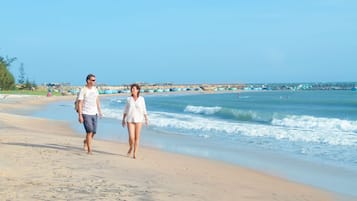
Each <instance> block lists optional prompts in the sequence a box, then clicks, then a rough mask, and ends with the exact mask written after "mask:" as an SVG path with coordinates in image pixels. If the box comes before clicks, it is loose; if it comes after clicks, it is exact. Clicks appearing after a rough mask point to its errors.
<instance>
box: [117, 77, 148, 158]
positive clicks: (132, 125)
mask: <svg viewBox="0 0 357 201" xmlns="http://www.w3.org/2000/svg"><path fill="white" fill-rule="evenodd" d="M130 91H131V96H130V97H128V99H127V103H126V105H125V108H124V112H123V120H122V125H123V127H125V126H128V134H129V150H128V153H127V155H128V156H130V155H131V154H133V158H134V159H135V158H136V153H137V150H138V147H139V141H140V132H141V127H142V123H143V122H145V124H146V126H147V125H148V116H147V111H146V104H145V99H144V97H142V96H140V86H139V85H138V84H132V85H131V86H130Z"/></svg>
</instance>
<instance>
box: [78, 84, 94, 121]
mask: <svg viewBox="0 0 357 201" xmlns="http://www.w3.org/2000/svg"><path fill="white" fill-rule="evenodd" d="M98 96H99V92H98V90H97V88H96V87H92V88H90V89H89V88H88V87H83V88H82V89H81V91H80V92H79V96H78V100H82V101H83V108H82V113H83V114H88V115H96V114H98V108H97V97H98Z"/></svg>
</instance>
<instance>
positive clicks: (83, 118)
mask: <svg viewBox="0 0 357 201" xmlns="http://www.w3.org/2000/svg"><path fill="white" fill-rule="evenodd" d="M86 82H87V84H86V85H85V86H84V87H83V88H82V89H81V91H80V92H79V96H78V100H79V103H78V121H79V123H83V125H84V129H85V130H86V133H87V135H86V139H85V140H84V142H83V143H84V149H85V150H87V153H88V154H92V140H93V137H94V135H95V134H96V132H97V121H98V115H99V117H102V116H103V115H102V111H101V108H100V101H99V93H98V90H97V88H96V86H95V83H96V78H95V75H93V74H89V75H87V78H86Z"/></svg>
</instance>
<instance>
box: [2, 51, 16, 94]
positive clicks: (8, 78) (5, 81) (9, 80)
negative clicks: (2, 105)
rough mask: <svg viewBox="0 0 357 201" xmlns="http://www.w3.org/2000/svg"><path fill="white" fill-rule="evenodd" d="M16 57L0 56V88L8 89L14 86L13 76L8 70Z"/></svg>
mask: <svg viewBox="0 0 357 201" xmlns="http://www.w3.org/2000/svg"><path fill="white" fill-rule="evenodd" d="M15 60H16V58H10V59H9V58H4V57H2V56H0V89H1V90H10V89H14V88H15V78H14V76H13V75H12V74H11V72H10V71H9V66H10V65H11V63H12V62H14V61H15Z"/></svg>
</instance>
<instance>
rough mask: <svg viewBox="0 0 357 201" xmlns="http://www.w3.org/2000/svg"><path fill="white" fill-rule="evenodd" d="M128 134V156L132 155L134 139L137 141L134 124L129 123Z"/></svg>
mask: <svg viewBox="0 0 357 201" xmlns="http://www.w3.org/2000/svg"><path fill="white" fill-rule="evenodd" d="M128 133H129V150H128V154H127V155H128V156H130V155H131V151H132V150H133V146H134V139H135V124H134V123H128Z"/></svg>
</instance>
